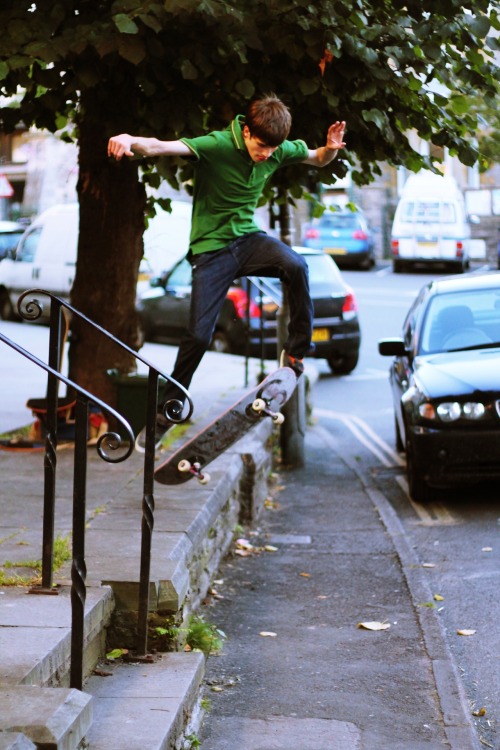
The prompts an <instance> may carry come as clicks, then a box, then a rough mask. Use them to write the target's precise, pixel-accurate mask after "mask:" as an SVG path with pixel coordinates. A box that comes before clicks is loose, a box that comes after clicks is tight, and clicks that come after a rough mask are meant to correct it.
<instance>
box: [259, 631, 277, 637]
mask: <svg viewBox="0 0 500 750" xmlns="http://www.w3.org/2000/svg"><path fill="white" fill-rule="evenodd" d="M259 635H261V636H262V637H263V638H276V636H277V633H273V632H272V631H271V630H261V631H260V633H259Z"/></svg>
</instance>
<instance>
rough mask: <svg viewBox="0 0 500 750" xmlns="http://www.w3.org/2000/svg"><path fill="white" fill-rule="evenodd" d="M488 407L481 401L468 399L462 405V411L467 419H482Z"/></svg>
mask: <svg viewBox="0 0 500 750" xmlns="http://www.w3.org/2000/svg"><path fill="white" fill-rule="evenodd" d="M485 411H486V409H485V408H484V404H482V403H481V402H480V401H468V402H467V403H466V404H464V405H463V406H462V412H463V415H464V417H465V418H466V419H481V417H483V416H484V413H485Z"/></svg>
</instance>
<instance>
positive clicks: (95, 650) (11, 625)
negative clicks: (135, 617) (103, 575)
mask: <svg viewBox="0 0 500 750" xmlns="http://www.w3.org/2000/svg"><path fill="white" fill-rule="evenodd" d="M113 609H114V600H113V592H112V591H111V589H110V588H108V587H104V586H99V587H90V588H89V589H88V590H87V597H86V602H85V631H84V632H85V637H84V649H85V653H84V665H83V673H84V675H88V674H90V672H91V671H92V669H93V668H94V665H95V664H96V663H97V661H98V659H100V658H101V656H102V654H103V653H104V652H105V628H106V626H107V624H108V623H109V621H110V619H111V615H112V613H113ZM0 653H1V654H2V661H1V664H0V685H2V686H4V687H5V686H14V685H36V686H38V687H48V686H59V687H60V686H69V670H70V655H71V599H70V589H69V587H65V586H64V587H61V588H60V589H59V595H58V596H44V595H38V596H27V595H26V590H25V589H23V588H17V587H5V588H4V589H3V590H2V617H1V628H0Z"/></svg>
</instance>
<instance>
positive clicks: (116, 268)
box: [69, 101, 145, 405]
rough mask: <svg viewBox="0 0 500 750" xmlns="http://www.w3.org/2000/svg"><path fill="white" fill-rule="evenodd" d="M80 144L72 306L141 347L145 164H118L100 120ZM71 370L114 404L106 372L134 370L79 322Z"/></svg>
mask: <svg viewBox="0 0 500 750" xmlns="http://www.w3.org/2000/svg"><path fill="white" fill-rule="evenodd" d="M86 105H87V108H88V106H89V102H88V101H87V102H86ZM90 106H91V102H90ZM87 114H88V112H87ZM89 121H90V123H92V122H93V124H89ZM79 145H80V152H79V181H78V195H79V202H80V236H79V242H78V259H77V264H76V275H75V281H74V284H73V289H72V292H71V303H72V305H73V306H74V307H75V308H76V309H78V310H79V311H80V312H82V313H84V314H85V315H86V316H87V317H89V318H90V319H91V320H93V321H94V322H95V323H97V324H99V325H100V326H102V327H103V328H105V329H106V330H108V331H109V332H110V333H112V334H113V335H114V336H116V337H117V338H118V339H120V340H121V341H123V342H124V343H125V344H128V345H129V346H131V347H132V348H137V340H138V339H137V315H136V312H135V296H136V286H137V276H138V270H139V264H140V262H141V258H142V255H143V242H142V235H143V232H144V209H145V190H144V187H143V185H142V184H141V183H140V182H139V179H138V162H135V161H130V160H128V159H126V158H125V159H123V161H122V162H119V163H116V162H111V160H109V159H108V156H107V139H106V138H105V137H103V129H102V127H100V126H99V124H98V123H97V124H96V122H95V121H94V118H93V117H88V116H86V117H85V118H83V119H82V122H81V123H80V132H79ZM69 363H70V367H69V374H70V377H71V378H72V379H73V380H75V381H76V382H77V383H78V385H81V386H82V387H84V388H86V389H87V390H89V391H90V392H91V393H93V394H94V395H96V396H98V397H99V398H102V399H103V400H104V401H105V402H107V403H109V404H110V405H114V404H115V392H114V385H113V384H112V383H111V381H110V379H109V377H108V376H107V374H106V371H107V370H109V369H111V368H114V369H117V370H118V371H119V372H121V373H129V372H133V371H134V369H135V359H134V358H133V357H131V356H130V355H129V354H128V353H126V352H124V351H123V350H122V349H120V347H118V346H116V345H113V344H110V342H109V340H107V339H106V338H105V337H104V336H102V335H101V334H100V333H99V332H96V331H95V330H93V329H92V328H91V327H89V326H88V325H86V324H85V323H82V322H81V321H79V320H78V319H75V320H73V322H72V333H71V343H70V350H69Z"/></svg>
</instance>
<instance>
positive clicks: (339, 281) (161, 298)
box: [137, 248, 361, 375]
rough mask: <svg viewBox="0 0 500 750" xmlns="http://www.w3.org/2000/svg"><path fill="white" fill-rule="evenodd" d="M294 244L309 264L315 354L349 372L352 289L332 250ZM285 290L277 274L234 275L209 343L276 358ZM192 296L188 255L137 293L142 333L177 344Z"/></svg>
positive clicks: (354, 326)
mask: <svg viewBox="0 0 500 750" xmlns="http://www.w3.org/2000/svg"><path fill="white" fill-rule="evenodd" d="M295 250H296V251H297V252H300V253H301V254H303V255H304V257H305V259H306V261H307V264H308V267H309V281H310V288H311V296H312V298H313V304H314V334H313V341H314V343H315V346H316V350H315V352H314V354H313V356H314V357H316V358H320V359H326V360H327V362H328V364H329V366H330V368H331V370H332V371H333V372H334V373H335V374H337V375H345V374H347V373H349V372H351V371H352V370H353V369H354V368H355V367H356V365H357V363H358V357H359V346H360V340H361V334H360V327H359V319H358V312H357V303H356V299H355V296H354V293H353V291H352V289H350V287H349V286H348V285H347V284H346V283H345V282H344V280H343V278H342V276H341V273H340V271H339V269H338V268H337V266H336V264H335V261H334V260H333V259H332V258H331V257H330V256H328V255H326V254H324V253H322V252H320V251H315V250H308V249H305V248H295ZM281 294H282V292H281V284H280V282H279V281H278V279H267V278H266V279H255V278H252V279H251V280H250V281H248V280H247V279H240V280H235V283H234V286H233V287H231V289H230V290H229V293H228V295H227V298H226V300H225V303H224V305H223V308H222V310H221V313H220V315H219V319H218V321H217V326H216V330H215V333H214V337H213V340H212V346H211V348H212V349H213V350H215V351H221V352H229V353H232V354H245V353H248V354H249V356H252V357H260V356H262V357H263V358H264V359H276V356H277V343H276V313H277V310H278V308H279V307H280V305H281V300H282V297H281ZM190 296H191V266H190V265H189V263H188V261H187V260H185V259H184V260H181V261H180V262H179V263H177V264H176V265H175V266H174V267H173V269H172V270H171V271H169V272H168V273H166V274H165V275H164V276H162V277H160V278H159V279H156V280H154V281H153V282H152V285H151V288H150V289H148V290H147V291H146V292H144V293H143V294H141V295H140V296H139V298H138V301H137V310H138V313H139V318H140V324H141V328H142V334H143V337H144V339H146V340H151V341H159V342H162V343H166V344H178V343H179V341H180V339H181V337H182V335H183V334H184V332H185V330H186V328H187V326H188V322H189V306H190ZM249 296H250V299H249Z"/></svg>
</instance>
